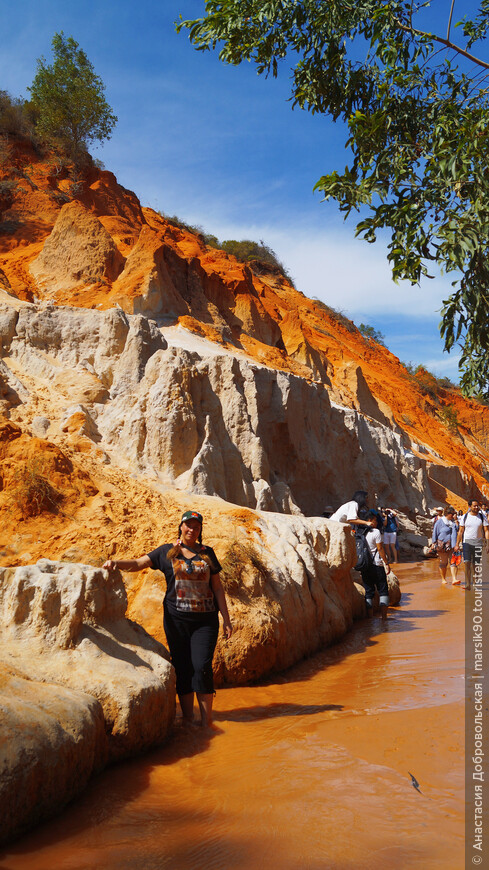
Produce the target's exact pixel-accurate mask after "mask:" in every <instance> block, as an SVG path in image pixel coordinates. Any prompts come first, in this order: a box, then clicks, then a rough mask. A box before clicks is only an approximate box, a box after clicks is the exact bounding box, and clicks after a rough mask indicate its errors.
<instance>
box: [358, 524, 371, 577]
mask: <svg viewBox="0 0 489 870" xmlns="http://www.w3.org/2000/svg"><path fill="white" fill-rule="evenodd" d="M370 531H371V529H370V526H365V527H362V528H361V529H359V530H358V531H355V547H356V548H357V564H356V565H355V568H354V570H355V571H366V570H367V568H370V565H373V563H374V560H373V558H372V553H371V552H370V547H369V545H368V543H367V532H370Z"/></svg>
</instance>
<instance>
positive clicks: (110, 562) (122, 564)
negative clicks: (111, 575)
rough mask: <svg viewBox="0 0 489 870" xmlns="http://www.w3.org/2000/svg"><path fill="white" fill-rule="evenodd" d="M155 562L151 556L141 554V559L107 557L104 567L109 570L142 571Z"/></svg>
mask: <svg viewBox="0 0 489 870" xmlns="http://www.w3.org/2000/svg"><path fill="white" fill-rule="evenodd" d="M152 567H153V563H152V561H151V559H150V558H149V556H140V558H139V559H107V561H106V562H104V564H103V565H102V568H107V571H115V570H116V568H118V569H119V571H142V569H143V568H152Z"/></svg>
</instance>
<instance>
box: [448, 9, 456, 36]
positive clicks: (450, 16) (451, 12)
mask: <svg viewBox="0 0 489 870" xmlns="http://www.w3.org/2000/svg"><path fill="white" fill-rule="evenodd" d="M454 6H455V0H452V5H451V6H450V15H449V16H448V27H447V39H450V28H451V26H452V15H453V7H454Z"/></svg>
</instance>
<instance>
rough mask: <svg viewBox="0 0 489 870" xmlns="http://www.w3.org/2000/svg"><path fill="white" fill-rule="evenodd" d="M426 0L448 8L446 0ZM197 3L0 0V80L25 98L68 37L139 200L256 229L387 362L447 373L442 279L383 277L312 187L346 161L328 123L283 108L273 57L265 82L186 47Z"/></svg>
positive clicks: (337, 131)
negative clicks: (39, 65) (377, 345)
mask: <svg viewBox="0 0 489 870" xmlns="http://www.w3.org/2000/svg"><path fill="white" fill-rule="evenodd" d="M435 3H436V4H439V6H440V12H442V11H443V14H444V10H446V12H448V9H449V6H450V3H449V2H448V0H435ZM459 3H460V7H461V10H462V11H461V13H460V14H462V13H463V11H465V6H466V4H465V3H463V4H462V2H461V0H459ZM203 8H204V4H203V2H200V0H166V2H161V0H159V2H156V0H139V2H137V3H134V2H128V0H117V2H114V0H96V2H94V0H86V2H85V3H84V4H83V5H82V4H80V2H79V0H74V2H72V0H36V2H34V0H17V2H16V3H15V4H10V3H9V4H6V3H4V4H2V8H1V10H0V89H3V90H7V91H9V93H11V94H12V95H13V96H28V93H27V87H28V85H30V84H31V82H32V80H33V78H34V75H35V69H36V59H37V58H38V57H40V56H41V55H44V56H45V58H46V59H47V61H48V62H49V61H50V60H51V40H52V37H53V34H54V33H55V32H56V31H61V30H63V31H64V33H65V35H67V36H73V37H74V38H75V39H76V40H77V42H78V43H79V44H80V46H81V47H82V48H83V49H84V50H85V52H86V53H87V55H88V57H89V58H90V60H91V61H92V63H93V65H94V67H95V70H96V72H97V73H98V74H99V75H100V76H101V78H102V80H103V81H104V83H105V85H106V97H107V100H108V102H109V103H110V105H111V106H112V109H113V110H114V112H115V114H116V115H117V116H118V118H119V122H118V125H117V127H116V129H115V132H114V134H113V136H112V139H111V140H110V141H109V142H107V143H106V144H105V145H104V146H103V147H99V148H94V149H92V153H93V155H94V156H96V157H99V158H100V159H101V160H103V162H104V163H105V165H106V168H107V169H110V170H111V171H112V172H114V173H115V174H116V176H117V178H118V180H119V182H120V183H121V184H123V185H124V186H125V187H128V188H130V189H131V190H134V191H135V192H136V194H137V195H138V197H139V198H140V200H141V202H142V204H143V205H149V206H152V207H153V208H156V209H160V210H162V211H164V212H165V213H166V214H169V215H173V214H177V215H178V216H179V217H180V218H182V219H183V220H185V221H187V222H189V223H191V224H197V225H199V226H202V227H203V228H204V229H205V230H206V231H207V232H211V233H214V234H215V235H217V236H218V238H220V239H230V238H236V239H243V238H252V239H256V240H261V239H263V240H264V241H265V242H266V243H267V244H268V245H270V246H271V247H272V248H273V249H274V250H275V252H276V253H277V255H278V257H279V259H280V260H281V261H282V262H283V263H284V264H285V266H286V267H287V269H288V271H289V272H290V274H291V275H292V276H293V277H294V279H295V283H296V286H297V288H298V289H299V290H301V291H302V292H303V293H305V294H306V296H316V297H318V298H319V299H322V300H323V301H324V302H326V303H327V304H328V305H331V306H332V307H333V308H336V309H339V310H341V311H343V312H344V313H345V314H346V315H347V316H349V317H351V318H352V319H353V320H354V321H355V323H357V324H359V323H360V322H364V323H368V324H370V325H372V326H374V327H375V328H376V329H379V330H380V331H381V332H382V333H384V335H385V338H386V344H387V346H388V347H389V348H390V350H391V351H392V352H393V353H395V354H396V355H397V356H399V358H400V359H401V360H403V361H405V362H408V361H412V362H414V363H423V364H424V365H426V366H427V367H428V368H429V369H431V370H432V371H434V372H435V373H436V374H438V375H447V376H449V377H451V378H452V379H454V380H457V360H458V355H457V353H455V352H452V353H451V354H450V355H448V354H444V353H443V350H442V342H441V339H440V337H439V333H438V323H439V320H440V314H439V310H440V307H441V304H442V299H444V298H446V296H447V295H448V293H449V290H450V282H449V280H448V279H447V278H445V277H442V276H437V277H436V278H435V280H432V281H425V282H424V283H423V285H422V286H421V287H420V288H418V287H411V285H409V284H407V285H395V284H394V283H393V282H392V280H391V278H390V272H389V268H388V266H387V262H386V259H385V247H384V246H383V245H382V244H381V243H377V244H375V245H368V244H367V243H365V242H363V241H361V240H359V239H355V238H354V228H355V222H354V219H353V220H351V221H347V222H346V223H345V222H344V221H343V219H342V217H341V216H340V215H339V212H338V210H337V207H336V206H335V204H334V203H327V204H326V203H321V197H320V195H318V194H313V186H314V184H315V182H316V181H317V180H318V178H319V177H320V176H321V175H323V174H324V173H325V172H328V171H330V170H331V169H333V168H337V167H339V168H343V166H344V165H345V163H346V162H347V158H346V154H345V152H344V146H343V135H342V130H341V128H340V127H337V126H335V125H334V124H333V123H332V122H330V121H329V120H328V119H326V118H323V117H320V116H314V117H313V116H311V115H308V114H307V113H305V112H302V111H300V110H298V109H297V110H294V111H292V109H291V104H290V103H289V102H287V99H288V93H289V92H288V73H287V69H286V68H284V70H283V72H282V75H281V77H280V78H279V80H274V79H271V78H269V79H268V80H265V78H264V77H259V76H257V74H256V72H255V70H254V68H253V67H252V66H250V65H248V64H244V65H242V66H241V67H238V68H235V67H230V66H224V65H223V64H221V63H220V62H219V60H218V58H217V55H216V54H213V53H210V52H205V53H201V52H196V51H195V49H193V47H192V46H191V44H190V43H189V41H188V37H187V34H186V32H182V33H181V34H180V35H177V34H176V33H175V29H174V24H173V22H174V21H175V20H176V19H177V18H178V16H179V14H180V13H181V14H182V16H183V17H184V18H192V17H198V16H199V15H201V14H202V11H203ZM455 11H456V12H457V9H456V10H455ZM455 17H456V16H455Z"/></svg>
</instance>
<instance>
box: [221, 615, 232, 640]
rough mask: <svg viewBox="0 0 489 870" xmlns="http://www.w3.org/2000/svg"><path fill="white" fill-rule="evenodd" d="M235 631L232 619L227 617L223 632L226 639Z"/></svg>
mask: <svg viewBox="0 0 489 870" xmlns="http://www.w3.org/2000/svg"><path fill="white" fill-rule="evenodd" d="M232 633H233V626H232V625H231V620H229V619H225V620H224V625H223V634H224V637H225V638H226V640H229V638H230V637H231V635H232Z"/></svg>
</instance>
